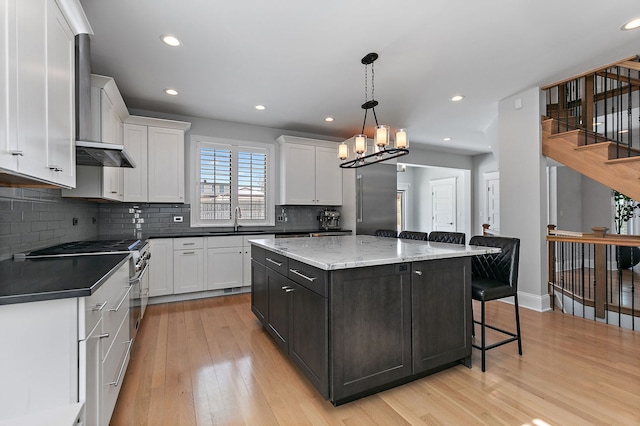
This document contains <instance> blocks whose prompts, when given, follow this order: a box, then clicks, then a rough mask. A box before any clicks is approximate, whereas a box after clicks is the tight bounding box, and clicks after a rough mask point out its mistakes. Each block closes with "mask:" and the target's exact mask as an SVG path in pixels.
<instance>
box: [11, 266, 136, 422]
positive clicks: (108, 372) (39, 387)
mask: <svg viewBox="0 0 640 426" xmlns="http://www.w3.org/2000/svg"><path fill="white" fill-rule="evenodd" d="M128 282H129V264H128V262H125V263H123V264H122V265H121V267H120V268H119V269H118V270H116V271H115V272H114V273H113V274H112V275H111V276H110V277H109V278H108V279H107V280H106V281H105V282H104V283H103V284H102V285H101V286H100V287H99V288H98V289H97V290H96V291H95V292H94V294H92V295H91V296H88V297H81V298H68V299H56V300H47V301H41V302H29V303H18V304H12V305H5V306H2V307H0V308H1V309H0V342H2V347H3V348H10V349H11V350H3V351H0V353H1V354H2V355H1V356H0V359H1V360H2V362H0V377H2V384H1V385H0V423H3V420H8V419H15V418H19V417H20V416H28V415H31V414H34V413H37V412H43V411H46V410H54V409H57V408H60V407H65V406H69V405H73V404H77V403H83V404H84V408H83V409H82V412H81V413H80V422H81V423H82V424H84V425H95V426H108V425H109V420H110V418H111V414H112V413H113V408H114V406H115V401H116V399H117V396H118V392H119V391H120V384H121V383H122V378H123V377H124V374H125V371H126V367H127V362H128V359H129V358H128V357H129V350H130V346H131V341H130V337H129V299H128V296H127V298H126V299H125V300H124V301H123V296H125V295H128V293H127V291H128V288H129V286H128ZM121 301H122V302H123V303H122V304H120V302H121ZM118 305H120V308H119V309H118ZM108 315H111V318H110V319H109V318H107V316H108ZM114 319H115V320H116V321H118V323H117V324H115V325H114V324H113V321H112V320H114ZM110 343H111V344H110ZM112 364H113V365H114V367H112ZM118 377H120V380H119V382H118V383H117V384H113V382H114V381H116V380H115V379H117V378H118ZM15 424H19V423H15ZM25 424H30V423H25ZM42 424H45V423H42Z"/></svg>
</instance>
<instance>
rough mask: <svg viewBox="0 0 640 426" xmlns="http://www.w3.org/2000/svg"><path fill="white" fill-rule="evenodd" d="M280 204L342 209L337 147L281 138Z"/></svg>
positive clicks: (285, 137) (313, 141)
mask: <svg viewBox="0 0 640 426" xmlns="http://www.w3.org/2000/svg"><path fill="white" fill-rule="evenodd" d="M277 141H278V143H279V144H280V204H288V205H320V206H339V205H342V169H341V168H340V166H339V164H340V162H339V160H338V158H337V143H334V142H327V141H321V140H315V139H307V138H299V137H293V136H280V137H279V138H278V139H277Z"/></svg>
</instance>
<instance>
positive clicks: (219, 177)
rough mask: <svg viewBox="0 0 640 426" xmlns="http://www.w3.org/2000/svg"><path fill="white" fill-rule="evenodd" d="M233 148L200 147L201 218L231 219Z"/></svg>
mask: <svg viewBox="0 0 640 426" xmlns="http://www.w3.org/2000/svg"><path fill="white" fill-rule="evenodd" d="M231 161H232V156H231V150H230V149H216V148H204V147H203V148H200V219H202V220H224V219H226V220H229V219H231V211H232V209H231V191H232V188H231V170H232V167H231Z"/></svg>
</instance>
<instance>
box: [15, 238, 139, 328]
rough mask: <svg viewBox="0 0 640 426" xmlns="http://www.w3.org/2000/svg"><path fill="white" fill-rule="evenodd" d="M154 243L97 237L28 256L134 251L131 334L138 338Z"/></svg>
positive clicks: (131, 287)
mask: <svg viewBox="0 0 640 426" xmlns="http://www.w3.org/2000/svg"><path fill="white" fill-rule="evenodd" d="M150 248H151V246H150V244H149V242H148V241H147V240H133V239H123V240H93V241H72V242H69V243H63V244H60V245H56V246H52V247H47V248H44V249H41V250H35V251H32V252H30V253H29V254H27V255H26V256H25V258H27V259H37V258H43V257H60V256H95V255H100V254H106V253H111V254H113V253H131V260H130V262H129V286H130V290H129V291H130V293H129V294H130V299H131V305H130V306H131V312H130V333H131V339H135V336H136V333H137V331H138V327H139V326H140V321H141V319H142V317H143V316H144V311H145V309H146V308H147V302H148V300H149V275H148V274H147V272H148V270H149V265H150V263H149V262H150V259H151V250H150Z"/></svg>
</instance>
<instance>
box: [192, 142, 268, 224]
mask: <svg viewBox="0 0 640 426" xmlns="http://www.w3.org/2000/svg"><path fill="white" fill-rule="evenodd" d="M197 153H198V170H197V176H198V179H199V183H198V191H199V193H198V196H197V197H196V198H197V199H196V200H194V205H193V206H192V207H193V209H194V210H193V215H192V223H195V224H196V225H200V226H207V225H225V226H226V225H230V224H231V223H233V218H234V210H235V208H236V206H237V207H240V210H241V212H242V215H241V218H240V219H239V223H240V224H250V225H262V224H264V225H267V224H271V225H272V224H273V223H270V222H273V206H269V203H270V202H271V198H270V182H269V179H270V175H269V173H270V170H269V168H270V167H271V166H270V161H271V159H270V156H271V155H272V154H273V148H269V147H266V148H261V147H257V146H253V145H252V146H238V145H232V144H224V143H212V142H205V141H199V142H198V144H197ZM271 185H272V184H271Z"/></svg>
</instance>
